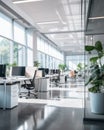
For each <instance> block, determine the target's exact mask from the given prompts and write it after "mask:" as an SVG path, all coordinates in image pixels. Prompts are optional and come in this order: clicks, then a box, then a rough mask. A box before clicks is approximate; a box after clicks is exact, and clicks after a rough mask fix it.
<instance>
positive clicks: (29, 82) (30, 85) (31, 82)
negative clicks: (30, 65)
mask: <svg viewBox="0 0 104 130" xmlns="http://www.w3.org/2000/svg"><path fill="white" fill-rule="evenodd" d="M36 73H37V70H35V73H34V76H33V79H32V80H25V81H24V84H22V85H21V87H23V88H25V89H27V90H28V92H21V93H20V98H22V97H23V95H22V93H25V94H26V95H24V96H25V97H26V98H29V97H30V96H31V95H33V96H34V97H35V98H38V96H37V94H38V93H37V92H36V91H35V77H36ZM32 90H34V91H32Z"/></svg>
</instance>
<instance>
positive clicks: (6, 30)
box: [0, 12, 12, 39]
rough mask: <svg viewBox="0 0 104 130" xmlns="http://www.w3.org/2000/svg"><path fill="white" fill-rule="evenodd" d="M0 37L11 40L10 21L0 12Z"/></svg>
mask: <svg viewBox="0 0 104 130" xmlns="http://www.w3.org/2000/svg"><path fill="white" fill-rule="evenodd" d="M0 35H2V36H5V37H7V38H10V39H11V38H12V20H11V19H10V18H9V17H7V16H5V15H4V14H2V13H1V12H0Z"/></svg>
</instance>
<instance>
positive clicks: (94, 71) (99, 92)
mask: <svg viewBox="0 0 104 130" xmlns="http://www.w3.org/2000/svg"><path fill="white" fill-rule="evenodd" d="M85 51H87V52H89V54H92V53H93V54H94V53H95V54H96V56H92V57H91V58H90V59H89V60H90V62H91V66H90V68H89V69H90V75H89V76H88V80H87V81H86V83H85V85H90V86H89V88H88V91H89V92H90V105H91V112H93V113H97V114H104V91H103V90H104V64H103V61H102V58H103V56H104V48H103V45H102V43H101V42H100V41H97V42H96V43H95V45H94V46H92V45H86V46H85Z"/></svg>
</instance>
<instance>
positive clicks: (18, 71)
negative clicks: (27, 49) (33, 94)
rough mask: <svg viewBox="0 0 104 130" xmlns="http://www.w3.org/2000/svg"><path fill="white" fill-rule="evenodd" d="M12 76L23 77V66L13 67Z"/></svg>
mask: <svg viewBox="0 0 104 130" xmlns="http://www.w3.org/2000/svg"><path fill="white" fill-rule="evenodd" d="M12 76H25V66H13V67H12Z"/></svg>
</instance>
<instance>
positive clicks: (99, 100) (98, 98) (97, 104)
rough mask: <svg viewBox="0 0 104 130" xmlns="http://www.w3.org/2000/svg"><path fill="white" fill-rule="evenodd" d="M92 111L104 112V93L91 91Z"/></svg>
mask: <svg viewBox="0 0 104 130" xmlns="http://www.w3.org/2000/svg"><path fill="white" fill-rule="evenodd" d="M90 106H91V112H93V113H96V114H104V93H92V92H90Z"/></svg>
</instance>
